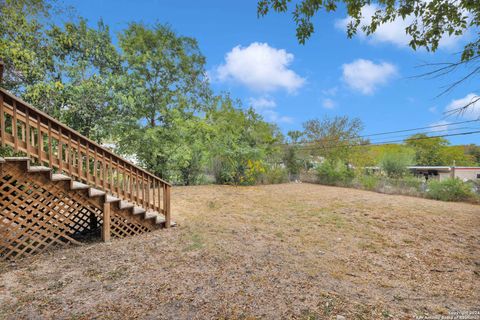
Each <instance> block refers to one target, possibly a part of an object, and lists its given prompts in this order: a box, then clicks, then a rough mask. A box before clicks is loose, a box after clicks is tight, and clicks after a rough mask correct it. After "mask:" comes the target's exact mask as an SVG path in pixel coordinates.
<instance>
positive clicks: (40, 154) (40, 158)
mask: <svg viewBox="0 0 480 320" xmlns="http://www.w3.org/2000/svg"><path fill="white" fill-rule="evenodd" d="M37 131H38V146H37V147H38V162H39V163H40V164H41V163H42V161H43V132H42V122H41V121H40V115H37Z"/></svg>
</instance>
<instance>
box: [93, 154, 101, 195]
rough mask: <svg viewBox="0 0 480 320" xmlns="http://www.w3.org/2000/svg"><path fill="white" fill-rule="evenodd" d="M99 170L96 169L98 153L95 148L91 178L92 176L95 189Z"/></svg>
mask: <svg viewBox="0 0 480 320" xmlns="http://www.w3.org/2000/svg"><path fill="white" fill-rule="evenodd" d="M99 173H100V170H99V169H98V153H97V148H96V147H95V153H94V154H93V176H94V181H93V183H94V185H95V187H96V186H98V175H99Z"/></svg>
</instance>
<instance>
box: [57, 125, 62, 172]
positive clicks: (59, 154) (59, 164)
mask: <svg viewBox="0 0 480 320" xmlns="http://www.w3.org/2000/svg"><path fill="white" fill-rule="evenodd" d="M58 169H59V171H60V173H62V172H63V135H62V127H60V126H59V127H58Z"/></svg>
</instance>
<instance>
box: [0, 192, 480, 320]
mask: <svg viewBox="0 0 480 320" xmlns="http://www.w3.org/2000/svg"><path fill="white" fill-rule="evenodd" d="M173 213H174V218H175V220H176V221H177V222H178V224H179V226H178V227H177V228H174V229H170V230H159V231H157V232H154V233H151V234H148V235H144V236H141V237H136V238H131V239H127V240H119V241H113V242H112V243H109V244H103V243H94V244H89V245H85V246H82V247H76V248H69V249H66V250H61V251H54V252H51V253H50V254H46V255H41V256H37V257H34V258H29V259H25V260H22V261H19V262H17V263H16V264H3V265H0V318H62V319H91V318H106V319H119V318H147V319H157V318H162V319H211V318H219V319H223V318H233V319H254V318H268V319H279V318H297V319H329V318H331V319H335V318H336V316H337V315H344V316H345V317H346V318H347V319H382V318H395V319H398V318H411V317H413V316H414V315H416V314H430V315H433V314H447V313H448V312H449V311H450V310H469V309H472V308H474V307H477V308H478V301H480V276H479V275H480V244H479V239H480V228H479V227H480V207H479V206H475V205H471V204H465V203H446V202H439V201H432V200H426V199H419V198H411V197H404V196H391V195H383V194H378V193H372V192H366V191H360V190H354V189H343V188H333V187H325V186H318V185H309V184H284V185H272V186H258V187H228V186H199V187H179V188H174V190H173Z"/></svg>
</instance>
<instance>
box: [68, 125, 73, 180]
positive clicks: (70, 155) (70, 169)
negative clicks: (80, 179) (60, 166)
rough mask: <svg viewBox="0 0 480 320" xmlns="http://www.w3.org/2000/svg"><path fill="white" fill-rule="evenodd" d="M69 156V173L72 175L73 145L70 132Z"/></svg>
mask: <svg viewBox="0 0 480 320" xmlns="http://www.w3.org/2000/svg"><path fill="white" fill-rule="evenodd" d="M67 155H68V158H67V163H68V173H69V174H70V175H71V174H72V172H73V146H72V135H71V133H70V132H69V133H68V153H67Z"/></svg>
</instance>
